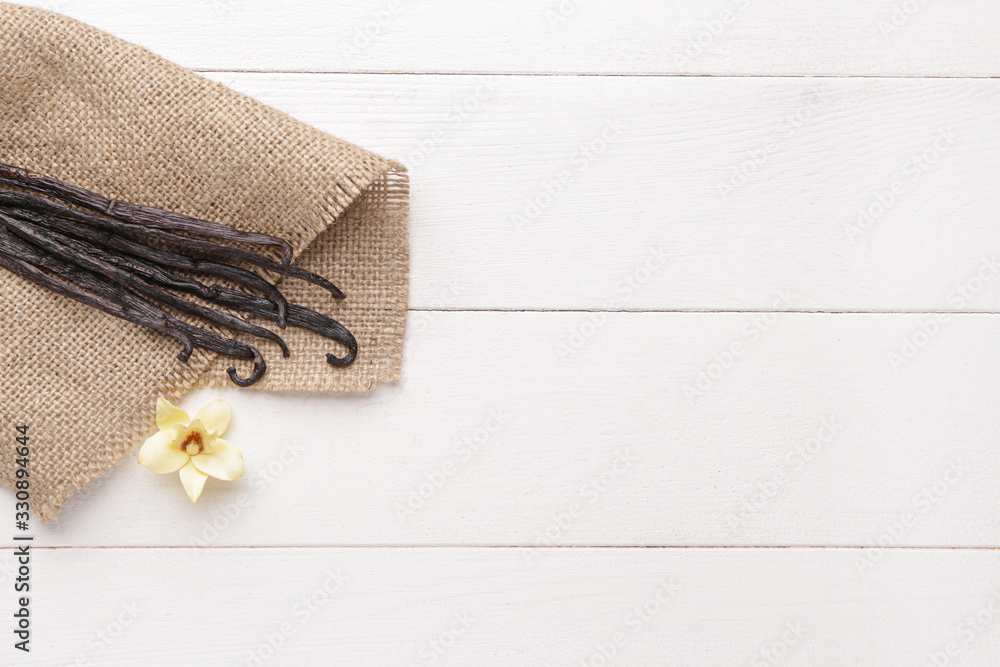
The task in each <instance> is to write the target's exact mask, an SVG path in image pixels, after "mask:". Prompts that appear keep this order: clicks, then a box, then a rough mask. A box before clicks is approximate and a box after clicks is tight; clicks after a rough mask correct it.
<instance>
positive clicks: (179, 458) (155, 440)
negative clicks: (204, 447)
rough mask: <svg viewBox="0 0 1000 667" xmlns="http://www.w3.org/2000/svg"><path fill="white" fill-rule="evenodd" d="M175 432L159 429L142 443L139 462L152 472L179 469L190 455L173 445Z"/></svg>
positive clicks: (188, 459)
mask: <svg viewBox="0 0 1000 667" xmlns="http://www.w3.org/2000/svg"><path fill="white" fill-rule="evenodd" d="M175 437H176V433H175V432H174V431H172V430H171V431H160V432H158V433H156V434H155V435H153V436H151V437H150V438H148V439H147V440H146V442H144V443H142V448H141V449H139V463H140V464H141V465H144V466H146V467H147V468H149V469H150V470H152V471H153V472H158V473H166V472H174V471H175V470H179V469H180V468H181V466H183V465H185V464H186V463H188V461H190V459H191V457H190V456H188V455H187V454H185V453H184V452H182V451H181V450H180V449H179V448H177V447H175V446H174V439H175Z"/></svg>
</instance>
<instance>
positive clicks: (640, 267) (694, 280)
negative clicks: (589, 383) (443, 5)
mask: <svg viewBox="0 0 1000 667" xmlns="http://www.w3.org/2000/svg"><path fill="white" fill-rule="evenodd" d="M212 77H213V78H216V79H218V80H220V81H222V82H224V83H225V84H227V85H230V86H233V87H235V88H237V89H238V90H241V91H243V92H246V93H248V94H250V95H253V96H254V97H256V98H258V99H261V100H263V101H265V102H266V103H268V104H271V105H274V106H276V107H278V108H280V109H282V110H285V111H287V112H289V113H291V114H293V115H295V116H297V117H298V118H300V119H302V120H304V121H306V122H309V123H312V124H315V125H317V126H318V127H320V128H322V129H324V130H327V131H330V132H334V133H336V134H337V135H338V136H342V137H344V138H345V139H348V140H350V141H354V142H356V143H358V144H360V145H362V146H366V147H368V148H371V149H372V150H375V151H377V152H380V153H382V154H383V155H387V156H390V157H393V158H397V159H401V160H403V161H405V162H407V163H408V164H409V166H410V169H411V181H412V190H413V209H412V215H413V217H412V227H411V240H412V248H413V250H412V276H413V280H412V296H411V305H412V306H413V307H415V308H436V309H441V308H445V309H470V308H472V309H481V308H504V309H525V308H530V309H541V310H549V309H566V308H586V309H604V310H622V309H635V310H645V309H654V310H720V309H721V310H769V309H773V307H774V300H775V294H776V293H777V292H778V291H779V290H790V291H791V293H792V295H793V302H794V303H793V306H794V308H795V309H797V310H833V311H839V310H850V311H868V310H875V311H883V310H892V311H900V310H901V311H922V310H966V311H968V310H972V311H997V310H1000V291H998V290H997V285H998V284H1000V281H998V280H992V279H993V278H995V277H996V275H997V267H996V261H995V250H996V248H1000V225H998V224H997V223H996V219H997V216H996V211H997V210H998V207H1000V196H998V194H997V190H996V188H995V185H994V183H995V175H996V173H997V172H998V171H1000V160H998V156H1000V135H998V134H997V132H996V131H995V130H996V127H995V125H996V124H995V118H996V117H997V113H998V111H1000V85H998V84H997V83H996V82H995V81H943V80H933V81H923V80H922V81H911V80H899V79H896V80H882V79H857V78H854V79H835V80H832V79H768V78H750V79H721V78H670V79H649V78H634V77H633V78H628V77H625V78H622V77H492V78H487V77H478V76H468V77H466V76H420V77H413V76H374V75H350V76H349V75H288V74H266V75H263V74H213V75H212ZM456 109H457V110H456ZM561 177H562V178H563V182H560V178H561ZM984 262H986V266H985V268H984ZM980 272H982V274H981V275H983V276H984V277H986V278H988V280H987V281H986V282H985V283H983V284H979V283H978V280H979V279H978V278H977V274H980ZM970 281H971V283H972V284H971V285H970V286H969V288H968V289H966V288H965V286H966V285H967V284H968V283H970ZM963 294H964V295H963Z"/></svg>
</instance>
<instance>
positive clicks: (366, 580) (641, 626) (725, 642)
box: [2, 548, 1000, 667]
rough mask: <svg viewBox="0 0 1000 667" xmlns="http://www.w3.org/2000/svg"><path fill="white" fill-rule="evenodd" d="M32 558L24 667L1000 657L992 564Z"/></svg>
mask: <svg viewBox="0 0 1000 667" xmlns="http://www.w3.org/2000/svg"><path fill="white" fill-rule="evenodd" d="M2 559H3V562H4V563H5V564H9V563H10V562H11V561H12V560H13V558H12V556H11V555H9V553H5V554H4V556H3V557H2ZM32 559H33V568H34V570H33V577H34V578H33V580H32V585H33V588H32V594H33V597H32V603H31V604H32V607H31V610H32V613H33V614H34V620H33V623H34V629H33V631H34V640H33V644H32V652H31V653H30V654H29V655H27V656H23V657H20V656H19V657H18V658H17V664H19V665H55V664H59V665H69V664H74V665H89V664H100V665H104V666H107V667H114V666H123V667H124V666H128V667H133V666H134V665H149V664H158V665H167V664H173V665H179V664H189V663H191V662H192V661H194V663H195V664H199V665H241V666H251V667H259V665H262V664H266V665H268V666H275V667H280V666H286V665H287V666H290V667H298V666H300V665H335V664H336V665H341V664H344V665H347V664H350V665H410V664H439V665H483V664H518V665H552V664H560V665H574V666H575V665H595V666H596V665H602V664H627V665H654V664H655V665H706V664H713V665H736V664H750V665H773V664H778V663H779V662H780V663H781V664H787V665H818V664H824V665H826V664H839V665H846V664H882V665H889V664H893V665H896V664H913V665H925V664H944V663H941V662H940V660H941V659H947V660H948V661H949V663H948V664H970V665H971V664H975V665H988V664H996V663H997V661H998V660H1000V623H997V622H996V618H997V614H998V612H1000V592H998V591H1000V574H998V573H1000V556H998V554H997V553H996V552H995V551H981V552H961V551H950V550H945V551H924V550H902V551H896V552H893V553H892V554H891V556H890V557H888V558H887V560H886V561H885V562H884V563H883V566H882V567H881V569H880V570H879V571H878V573H877V574H876V573H872V574H870V575H869V576H866V577H860V576H858V575H857V573H856V571H855V569H854V567H853V566H852V565H851V562H850V561H851V558H850V554H848V553H845V552H843V551H839V550H805V551H802V550H794V549H767V550H743V549H722V550H719V549H715V550H703V549H680V550H675V549H668V550H663V549H626V550H621V549H553V550H549V553H547V554H545V556H544V557H542V558H540V559H539V560H538V561H536V562H534V563H532V564H526V563H525V562H524V560H523V559H522V557H521V555H520V554H519V553H518V550H517V549H377V548H354V549H97V550H80V549H61V550H55V551H52V550H36V551H34V552H33V554H32ZM70 592H71V595H68V594H67V593H70ZM8 598H9V596H8ZM84 600H85V601H86V612H85V613H81V601H84ZM5 604H6V603H5ZM166 610H169V611H166ZM845 638H850V640H849V641H845ZM5 650H12V649H11V648H10V647H7V649H5ZM949 651H950V652H951V655H948V652H949ZM941 655H944V658H941V657H940V656H941ZM607 656H610V657H607ZM935 658H937V659H938V660H939V662H938V663H934V662H933V660H934V659H935ZM77 660H79V662H76V661H77ZM154 661H155V662H154Z"/></svg>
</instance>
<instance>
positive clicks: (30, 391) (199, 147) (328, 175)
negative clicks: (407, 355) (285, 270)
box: [0, 3, 408, 522]
mask: <svg viewBox="0 0 1000 667" xmlns="http://www.w3.org/2000/svg"><path fill="white" fill-rule="evenodd" d="M0 86H2V87H0V162H6V163H8V164H13V165H18V166H22V167H25V168H29V169H33V170H35V171H38V172H42V173H45V174H48V175H50V176H53V177H55V178H59V179H62V180H64V181H69V182H72V183H75V184H78V185H81V186H83V187H86V188H89V189H91V190H94V191H97V192H99V193H101V194H103V195H106V196H108V197H113V198H116V199H121V200H124V201H131V202H136V203H140V204H146V205H151V206H156V207H159V208H165V209H169V210H173V211H178V212H181V213H186V214H189V215H194V216H197V217H201V218H205V219H210V220H217V221H220V222H223V223H226V224H229V225H231V226H233V227H238V228H241V229H247V230H252V231H258V232H266V233H270V234H274V235H277V236H281V237H283V238H285V239H287V240H289V241H290V242H291V243H292V245H293V247H294V249H295V251H296V260H295V263H296V264H298V265H300V266H303V267H305V268H307V269H309V270H311V271H314V272H317V273H319V274H321V275H323V276H326V277H328V278H330V279H331V280H333V282H334V283H335V284H337V285H338V286H340V287H341V288H342V289H343V290H344V292H345V293H346V294H347V298H346V299H345V300H344V301H342V302H339V303H338V302H336V301H334V300H333V299H332V298H331V297H330V295H329V293H327V292H325V291H323V290H322V289H320V288H318V287H314V286H312V285H307V284H305V283H302V282H301V281H297V280H289V279H285V280H283V281H281V284H280V285H281V287H282V290H283V291H284V293H285V295H286V296H287V297H288V300H289V302H290V303H299V304H302V305H304V306H308V307H310V308H313V309H315V310H318V311H320V312H323V313H325V314H328V315H330V316H331V317H333V318H335V319H337V320H339V321H341V322H342V323H343V324H344V325H345V326H347V327H348V328H349V329H350V330H351V331H352V332H353V333H354V334H355V336H356V337H357V339H358V343H359V347H360V351H359V355H358V358H357V360H356V361H355V362H354V364H353V365H351V366H348V367H346V368H334V367H332V366H330V365H328V364H327V363H326V358H325V354H326V352H335V353H336V354H338V355H340V354H342V353H343V351H344V350H343V348H342V347H340V346H339V345H337V344H336V343H334V342H332V341H329V340H327V339H324V338H322V337H320V336H318V335H316V334H312V333H310V332H307V331H305V330H302V329H298V328H295V327H292V326H289V327H288V328H287V329H285V330H283V331H281V330H278V329H276V327H275V325H274V324H273V323H264V324H265V326H269V327H270V328H272V329H274V330H276V331H279V333H280V334H281V335H282V337H283V338H284V339H285V340H286V341H287V343H288V345H289V347H290V348H291V351H292V356H291V358H289V359H283V358H282V357H281V354H280V352H279V351H278V348H277V347H276V346H275V345H273V344H271V343H269V342H266V341H259V340H256V341H254V342H253V343H252V344H254V345H257V346H258V347H259V349H260V350H261V352H262V353H263V354H264V356H265V358H266V359H267V362H268V371H267V375H266V376H265V378H264V379H263V380H262V381H261V382H260V383H259V384H258V385H256V386H255V387H254V388H255V389H265V390H278V391H282V390H314V391H327V392H337V391H366V390H369V389H372V388H374V387H375V386H376V384H377V383H378V382H379V381H380V380H385V381H396V380H398V379H399V376H400V366H401V363H402V344H403V329H404V324H405V316H406V304H407V271H408V242H407V226H406V224H407V201H408V185H407V180H406V173H405V169H404V168H403V166H402V165H400V164H398V163H396V162H392V161H389V160H385V159H383V158H380V157H378V156H377V155H374V154H372V153H369V152H367V151H364V150H362V149H361V148H359V147H357V146H355V145H353V144H350V143H347V142H344V141H340V140H338V139H336V138H334V137H332V136H329V135H327V134H324V133H323V132H320V131H319V130H317V129H315V128H312V127H309V126H308V125H305V124H303V123H301V122H299V121H296V120H294V119H293V118H291V117H289V116H288V115H286V114H284V113H281V112H279V111H276V110H274V109H272V108H270V107H267V106H265V105H263V104H261V103H259V102H256V101H254V100H253V99H250V98H249V97H246V96H244V95H241V94H239V93H237V92H234V91H232V90H230V89H228V88H226V87H225V86H222V85H220V84H218V83H214V82H212V81H209V80H207V79H205V78H204V77H201V76H199V75H197V74H195V73H193V72H191V71H188V70H186V69H184V68H182V67H179V66H177V65H174V64H172V63H170V62H168V61H166V60H164V59H162V58H160V57H158V56H156V55H154V54H153V53H150V52H149V51H147V50H145V49H143V48H141V47H138V46H136V45H134V44H130V43H127V42H124V41H122V40H120V39H117V38H115V37H113V36H111V35H108V34H106V33H103V32H101V31H99V30H96V29H94V28H92V27H90V26H87V25H84V24H82V23H79V22H77V21H74V20H72V19H69V18H67V17H65V16H61V15H59V14H55V13H52V12H48V11H43V10H37V9H31V8H26V7H21V6H17V5H11V4H7V3H0ZM0 327H2V332H0V362H2V378H0V401H2V403H0V443H2V444H0V452H2V457H3V458H2V461H0V466H2V471H0V474H2V476H3V483H4V485H6V486H7V487H9V488H13V486H14V479H15V478H14V471H15V461H14V458H15V447H16V444H15V437H16V436H17V435H18V434H17V432H16V431H15V427H16V426H17V425H20V424H28V425H29V427H30V430H29V435H30V438H31V439H30V441H29V442H30V444H31V461H30V471H31V508H32V510H33V512H34V513H35V515H36V516H37V517H38V518H39V519H41V521H43V522H45V521H48V520H50V519H52V518H53V517H54V516H55V515H56V513H57V512H58V510H59V506H60V504H61V503H63V502H64V501H65V499H66V498H67V497H68V496H69V495H70V494H72V493H73V492H74V491H75V490H77V489H80V488H81V487H82V486H83V485H85V484H86V483H87V482H89V481H91V480H93V479H95V478H96V477H98V476H99V475H101V473H103V472H104V471H106V470H108V468H110V467H111V466H112V465H114V464H115V463H116V462H117V461H118V460H119V459H120V458H121V457H122V456H123V455H124V454H125V453H126V452H128V451H129V450H131V449H132V448H133V447H136V446H137V445H139V444H140V443H141V441H142V440H143V438H144V437H146V436H147V435H148V434H150V433H151V432H153V431H155V426H154V415H155V408H156V398H157V396H161V395H162V396H165V397H166V398H167V399H169V400H172V401H177V400H179V399H180V398H181V397H182V396H183V395H184V394H185V393H187V392H189V391H191V390H193V389H195V388H198V387H207V386H218V387H230V386H233V385H232V384H231V382H230V380H229V378H228V376H227V375H226V372H225V369H226V368H227V367H229V366H230V365H235V366H236V367H237V368H238V370H239V371H240V373H241V375H244V376H245V375H246V374H247V372H248V371H249V369H250V364H248V363H245V362H243V361H241V360H236V363H235V364H233V360H232V359H229V358H220V357H219V356H218V355H215V354H214V353H210V352H206V351H204V350H198V351H196V352H195V354H194V355H193V356H192V358H191V360H190V361H189V362H188V363H186V364H185V363H182V362H180V361H178V360H177V358H176V356H177V353H178V351H179V346H178V344H177V342H176V341H175V340H174V339H172V338H168V337H166V336H164V335H162V334H159V333H156V332H152V331H150V330H147V329H144V328H142V327H139V326H137V325H134V324H131V323H128V322H125V321H123V320H119V319H116V318H114V317H112V316H110V315H107V314H105V313H102V312H99V311H97V310H94V309H93V308H90V307H88V306H84V305H82V304H79V303H77V302H75V301H71V300H69V299H66V298H64V297H60V296H57V295H55V294H52V293H50V292H48V291H46V290H44V289H41V288H38V287H36V286H34V285H33V284H30V283H28V282H27V281H25V280H23V279H21V278H19V277H16V276H14V275H12V274H10V273H8V272H7V271H5V270H3V269H0ZM230 335H231V334H230ZM244 340H245V339H244ZM248 342H249V341H248ZM240 391H247V390H246V389H241V390H240ZM11 502H13V501H11Z"/></svg>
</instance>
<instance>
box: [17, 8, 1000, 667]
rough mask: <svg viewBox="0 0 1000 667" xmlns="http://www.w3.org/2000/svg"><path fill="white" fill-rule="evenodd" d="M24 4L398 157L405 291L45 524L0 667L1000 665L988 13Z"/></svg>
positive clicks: (998, 271) (996, 68)
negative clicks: (316, 387) (223, 464)
mask: <svg viewBox="0 0 1000 667" xmlns="http://www.w3.org/2000/svg"><path fill="white" fill-rule="evenodd" d="M32 4H36V5H38V6H45V7H49V8H53V9H57V10H59V11H63V12H65V13H68V14H70V15H72V16H75V17H77V18H79V19H81V20H84V21H87V22H89V23H92V24H94V25H96V26H98V27H101V28H103V29H106V30H108V31H110V32H112V33H114V34H116V35H118V36H120V37H123V38H126V39H129V40H132V41H136V42H138V43H141V44H143V45H146V46H148V47H150V48H152V49H153V50H154V51H157V52H158V53H160V54H162V55H164V56H166V57H168V58H171V59H173V60H175V61H176V62H179V63H181V64H183V65H186V66H189V67H192V68H195V69H197V70H200V71H203V72H205V73H206V76H209V77H211V78H213V79H215V80H218V81H221V82H224V83H226V84H227V85H230V86H232V87H234V88H236V89H238V90H241V91H244V92H246V93H249V94H250V95H253V96H254V97H256V98H258V99H260V100H262V101H264V102H265V103H268V104H271V105H273V106H276V107H278V108H280V109H283V110H285V111H287V112H288V113H290V114H292V115H294V116H296V117H298V118H300V119H302V120H304V121H307V122H309V123H312V124H315V125H316V126H318V127H320V128H322V129H324V130H327V131H329V132H331V133H333V134H335V135H337V136H340V137H343V138H345V139H349V140H351V141H354V142H356V143H358V144H361V145H362V146H365V147H366V148H369V149H371V150H374V151H377V152H379V153H381V154H383V155H386V156H389V157H395V158H398V159H401V160H403V161H404V162H406V163H407V164H408V165H409V167H410V169H411V178H412V197H413V201H412V229H411V243H412V296H411V313H410V318H409V324H408V331H407V341H406V349H405V364H404V380H403V381H402V382H401V383H400V384H399V385H397V386H383V387H380V388H379V389H378V390H377V391H376V392H374V393H372V394H370V395H364V396H336V397H330V396H319V395H278V394H262V393H255V392H252V391H238V390H232V391H218V392H215V391H213V392H200V393H198V394H195V395H192V396H190V397H189V398H188V400H186V401H185V403H184V404H183V405H184V407H186V408H188V409H190V410H196V409H197V408H198V407H199V406H200V405H202V404H204V403H205V402H207V401H208V400H210V399H212V398H214V397H222V398H224V399H226V400H227V401H229V402H230V403H231V404H232V406H233V412H234V422H233V427H232V430H231V432H230V437H229V439H230V440H231V441H232V442H234V443H235V444H237V445H238V446H239V447H240V448H242V450H243V452H244V455H245V457H246V461H247V469H248V475H247V477H245V478H244V479H243V480H241V481H239V482H236V483H232V484H222V483H213V482H209V485H208V487H207V489H206V492H205V494H204V496H203V497H202V499H201V500H200V501H199V502H198V504H197V505H195V506H192V505H191V504H190V503H189V502H188V500H187V498H186V497H185V495H184V493H183V492H182V490H181V488H180V485H179V483H178V481H177V479H176V476H156V475H153V474H152V473H150V472H149V471H148V470H146V469H145V468H142V467H140V466H138V465H136V461H135V456H134V454H133V456H132V457H130V458H126V460H124V461H123V462H122V464H121V465H119V466H118V467H116V468H114V469H113V470H111V471H110V472H109V473H108V474H106V475H105V476H104V477H103V478H101V479H100V480H98V481H97V482H95V483H94V484H92V485H91V486H90V487H88V488H86V489H85V490H84V491H83V492H82V493H80V494H79V495H78V496H77V497H75V498H73V499H71V500H70V501H69V502H68V503H67V505H66V507H65V509H64V511H63V513H62V514H61V516H60V520H59V521H58V523H55V524H53V525H50V526H47V527H44V528H41V527H39V528H37V530H36V535H37V538H36V539H37V543H36V544H37V546H36V549H37V550H36V551H35V555H34V566H33V568H34V569H33V578H34V586H35V593H34V597H33V603H32V604H33V611H34V614H35V616H34V641H33V647H34V650H33V652H32V654H31V656H30V659H28V660H25V659H24V658H23V657H21V656H20V655H17V653H16V652H15V651H13V649H12V648H9V646H5V647H3V648H0V654H2V657H0V664H30V665H59V666H62V665H116V666H128V667H133V666H135V665H180V664H192V665H225V666H237V665H245V666H248V667H260V666H262V665H268V666H272V665H280V666H284V665H288V666H295V667H298V666H300V665H315V666H326V665H431V664H434V665H572V666H581V665H589V666H593V667H598V666H600V665H751V666H754V667H758V666H771V665H848V664H851V665H853V664H859V665H914V666H921V665H938V666H940V665H946V664H947V665H996V664H1000V553H998V551H997V548H998V547H1000V516H998V501H997V491H998V489H1000V411H997V410H996V407H995V406H996V404H997V399H998V397H1000V312H998V311H1000V279H996V278H997V277H998V275H1000V264H998V262H1000V194H998V192H1000V190H998V188H997V187H996V183H997V180H998V179H997V173H998V171H1000V159H998V158H1000V126H998V119H1000V95H998V92H1000V84H998V82H997V79H996V78H995V77H997V76H998V75H1000V39H998V36H1000V34H998V30H1000V6H998V5H996V4H995V3H989V2H987V1H986V0H955V1H952V2H930V1H929V0H884V1H878V2H870V1H867V0H842V1H841V2H837V3H823V4H822V5H820V3H813V4H812V5H808V4H806V3H801V2H792V1H791V0H775V1H773V2H770V3H758V2H755V1H753V0H712V1H710V2H705V1H704V0H699V1H695V0H673V1H671V2H662V3H652V2H648V1H641V0H627V1H619V2H610V0H604V1H603V2H602V1H599V0H551V2H528V1H527V0H514V1H508V2H504V3H485V2H479V1H477V2H458V1H457V0H424V1H422V2H417V1H416V0H412V1H411V0H376V1H374V2H344V1H341V0H336V1H330V2H324V3H316V2H308V1H307V0H283V1H282V2H274V1H273V0H204V1H194V0H192V1H189V2H176V1H167V0H146V1H145V2H143V3H133V2H126V1H124V0H87V1H84V0H79V1H74V0H55V1H54V2H53V1H50V2H37V3H32ZM3 495H4V497H6V498H7V500H8V502H9V503H10V505H11V506H13V498H12V497H11V496H10V494H9V493H5V494H3ZM0 567H2V572H0V578H2V581H3V588H2V589H3V590H4V591H6V592H5V593H3V594H2V595H0V603H2V604H3V605H6V606H5V607H4V608H5V609H9V608H10V607H11V606H12V605H13V598H14V593H13V592H12V591H11V587H12V585H11V580H12V578H13V576H15V573H14V571H13V559H12V558H11V557H10V556H9V555H8V556H5V557H4V558H3V559H2V561H0ZM8 618H9V617H8ZM8 643H9V644H10V643H13V642H12V640H10V639H9V641H8Z"/></svg>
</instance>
